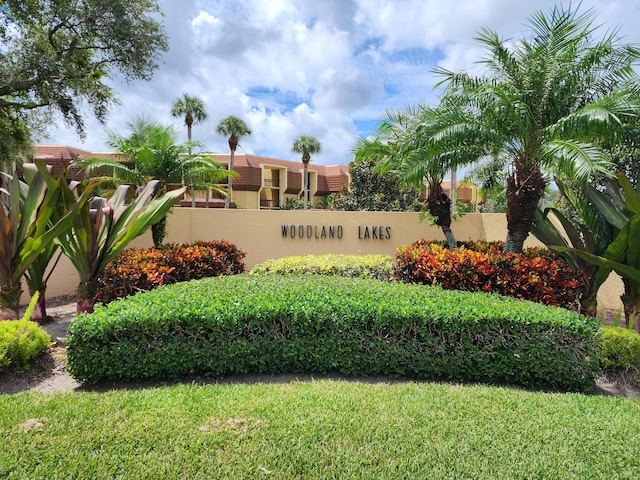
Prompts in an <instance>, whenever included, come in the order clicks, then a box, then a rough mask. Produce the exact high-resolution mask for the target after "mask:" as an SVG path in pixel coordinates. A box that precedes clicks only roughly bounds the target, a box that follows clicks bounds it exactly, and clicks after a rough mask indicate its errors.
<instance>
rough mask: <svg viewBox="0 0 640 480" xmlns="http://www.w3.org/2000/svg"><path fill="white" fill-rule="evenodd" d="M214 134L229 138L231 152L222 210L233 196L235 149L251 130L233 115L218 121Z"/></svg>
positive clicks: (227, 206) (227, 205)
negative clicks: (226, 193)
mask: <svg viewBox="0 0 640 480" xmlns="http://www.w3.org/2000/svg"><path fill="white" fill-rule="evenodd" d="M216 132H217V133H219V134H221V135H228V136H229V140H228V143H229V151H230V152H231V153H230V155H229V168H228V170H229V178H228V181H227V182H228V183H227V192H228V195H227V196H226V197H225V199H224V208H229V202H230V200H231V197H232V196H233V178H234V175H233V173H235V172H233V167H234V165H233V163H234V159H235V156H236V149H237V148H238V145H239V144H240V139H241V138H242V137H244V136H245V135H251V130H250V129H249V127H248V126H247V124H246V123H245V122H244V120H242V119H241V118H238V117H236V116H234V115H229V116H228V117H226V118H223V119H222V120H220V123H218V125H217V126H216Z"/></svg>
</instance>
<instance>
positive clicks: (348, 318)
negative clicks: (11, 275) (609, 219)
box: [67, 275, 600, 391]
mask: <svg viewBox="0 0 640 480" xmlns="http://www.w3.org/2000/svg"><path fill="white" fill-rule="evenodd" d="M599 331H600V324H599V322H598V321H597V320H596V319H592V318H587V317H583V316H580V315H577V314H575V313H573V312H569V311H567V310H564V309H560V308H553V307H546V306H544V305H540V304H535V303H531V302H526V301H520V300H515V299H512V298H507V297H501V296H498V295H490V294H485V293H470V292H453V291H447V290H443V289H441V288H439V287H426V286H422V285H407V284H393V283H387V282H379V281H376V280H369V279H353V278H343V277H333V276H275V275H274V276H249V277H246V276H245V277H218V278H209V279H203V280H198V281H193V282H189V283H180V284H175V285H167V286H163V287H159V288H157V289H155V290H153V291H150V292H144V293H140V294H138V295H135V296H133V297H129V298H127V299H124V300H121V301H118V302H114V303H111V304H109V305H106V306H100V307H98V308H97V309H96V311H95V313H93V314H91V315H83V316H81V317H80V318H79V319H78V320H77V321H76V322H73V323H72V324H71V325H70V327H69V332H68V338H67V355H68V369H69V372H70V373H71V374H72V375H73V376H74V377H76V378H77V379H79V380H81V381H85V382H88V383H93V382H98V381H101V380H105V379H124V380H142V379H178V378H181V377H184V376H187V375H192V374H193V375H201V374H203V375H207V376H212V377H222V376H226V375H231V374H234V373H271V374H277V373H285V372H290V373H293V372H330V371H334V372H340V373H343V374H346V375H375V374H385V375H392V376H404V377H409V378H416V379H445V380H454V381H479V382H489V383H507V384H519V385H523V386H526V387H536V388H538V387H542V388H554V389H565V390H575V391H585V390H590V389H591V388H592V387H593V386H594V384H595V375H596V373H597V371H598V361H597V358H596V346H597V339H598V335H599Z"/></svg>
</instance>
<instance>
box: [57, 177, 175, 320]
mask: <svg viewBox="0 0 640 480" xmlns="http://www.w3.org/2000/svg"><path fill="white" fill-rule="evenodd" d="M158 184H159V181H158V180H152V181H150V182H149V183H147V184H146V185H144V186H143V187H142V189H141V191H140V192H139V194H138V195H137V196H136V198H134V199H133V200H132V201H131V203H130V204H127V202H126V199H127V190H128V189H129V188H130V187H129V186H128V185H120V186H119V187H118V188H117V189H116V190H115V192H114V194H113V195H112V196H111V198H110V199H108V200H106V199H105V200H104V201H103V202H101V203H98V205H97V207H98V208H96V209H92V203H97V202H83V203H82V205H81V207H80V210H79V214H78V215H76V216H75V218H74V219H73V223H72V225H71V228H70V229H68V230H66V231H64V232H62V233H61V234H59V235H58V238H57V241H58V242H59V244H60V247H61V249H62V251H63V252H64V254H65V255H66V256H67V257H68V258H69V259H70V260H71V262H72V263H73V265H74V267H75V268H76V270H77V272H78V275H79V277H80V284H79V286H78V291H77V295H78V302H77V313H82V312H89V313H90V312H92V311H93V305H94V297H95V294H96V289H97V280H98V278H99V276H100V275H101V273H102V270H103V269H104V267H105V266H106V265H107V263H109V262H110V261H111V260H113V259H114V258H115V257H116V256H117V255H118V254H119V253H120V252H121V251H122V250H123V249H124V248H126V247H127V245H128V244H129V242H131V240H133V239H134V238H136V237H138V236H139V235H142V234H143V233H144V232H145V231H146V230H147V229H148V228H149V227H150V226H151V225H153V224H154V223H156V222H157V221H158V220H159V219H161V218H163V217H164V216H165V215H166V214H167V212H168V211H169V209H170V208H171V207H172V206H173V202H174V201H175V199H176V198H178V197H179V196H180V195H182V194H183V193H184V190H185V188H184V187H182V188H180V189H177V190H172V191H170V192H167V193H165V194H163V195H162V196H161V197H159V198H155V192H156V190H157V187H158ZM64 187H66V188H63V194H64V201H65V202H71V201H72V199H73V198H75V197H76V196H77V191H75V190H73V189H71V188H70V187H69V186H68V185H67V184H66V183H64ZM92 210H95V211H93V212H92Z"/></svg>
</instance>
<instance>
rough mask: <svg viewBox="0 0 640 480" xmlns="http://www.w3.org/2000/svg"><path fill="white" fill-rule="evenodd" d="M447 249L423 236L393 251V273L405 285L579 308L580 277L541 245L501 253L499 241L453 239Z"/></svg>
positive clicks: (571, 308) (573, 308) (572, 308)
mask: <svg viewBox="0 0 640 480" xmlns="http://www.w3.org/2000/svg"><path fill="white" fill-rule="evenodd" d="M459 245H460V246H459V248H457V249H455V250H449V249H447V248H446V247H445V246H444V245H443V244H442V243H440V242H427V241H426V240H424V239H421V240H418V241H417V242H415V243H413V244H411V245H408V246H403V247H400V248H399V249H398V252H397V254H396V264H395V276H396V278H397V279H399V280H401V281H403V282H407V283H420V284H424V285H440V286H442V287H443V288H445V289H447V290H464V291H468V292H479V291H482V292H493V293H499V294H500V295H505V296H508V297H514V298H520V299H523V300H531V301H534V302H539V303H544V304H545V305H552V306H557V307H563V308H567V309H570V310H578V309H579V301H578V299H579V295H580V292H581V290H582V285H583V284H582V281H583V280H582V278H581V277H580V274H579V272H578V271H576V270H574V269H572V268H571V267H570V266H569V265H568V264H567V263H566V262H565V261H564V260H562V259H561V258H559V257H556V256H555V255H554V254H553V253H552V252H550V251H549V250H547V249H544V248H531V249H526V251H525V252H524V253H522V254H504V253H502V245H503V244H502V242H459Z"/></svg>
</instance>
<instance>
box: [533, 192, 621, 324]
mask: <svg viewBox="0 0 640 480" xmlns="http://www.w3.org/2000/svg"><path fill="white" fill-rule="evenodd" d="M558 188H559V190H560V193H561V194H562V195H563V196H564V197H565V198H566V199H567V200H568V201H569V204H570V205H571V206H572V207H573V208H574V210H575V211H576V213H577V217H578V218H580V219H581V220H582V222H583V223H580V224H575V223H573V222H572V221H571V220H569V218H567V217H566V216H565V215H564V214H563V213H562V212H561V211H560V210H558V209H557V208H553V207H551V208H546V209H544V210H542V209H540V208H538V209H537V211H536V216H535V219H534V222H533V225H532V227H531V231H532V233H533V234H534V235H535V237H536V238H537V239H538V240H540V241H541V242H542V243H544V244H545V245H546V246H547V247H549V248H553V247H555V246H562V247H569V249H568V250H564V251H562V252H560V253H559V254H560V256H561V257H562V258H563V259H564V260H565V261H566V262H567V263H568V264H569V265H570V266H571V267H573V268H575V269H576V270H578V271H579V272H580V273H581V274H582V279H583V288H584V290H583V291H582V292H581V294H580V309H581V312H580V313H582V314H583V315H588V316H592V317H595V316H596V313H597V308H598V298H597V296H598V290H599V289H600V287H601V286H602V284H603V283H604V282H605V281H606V280H607V278H608V277H609V274H610V273H611V270H612V268H611V267H610V266H609V267H605V266H602V265H598V264H595V263H593V262H590V261H588V260H586V259H585V258H583V257H582V256H581V255H580V254H578V253H577V251H581V252H587V253H589V254H592V255H596V256H602V255H605V254H606V252H607V248H608V247H609V245H610V244H611V242H612V240H613V238H614V234H615V228H614V227H613V226H612V225H611V224H610V223H609V222H607V220H606V219H605V217H604V216H603V215H602V214H601V213H600V212H599V211H598V209H597V208H595V206H594V203H593V202H592V201H591V200H590V199H589V196H588V195H587V194H586V189H576V188H572V187H569V186H567V185H566V184H564V183H563V182H558ZM554 218H555V221H554Z"/></svg>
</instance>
